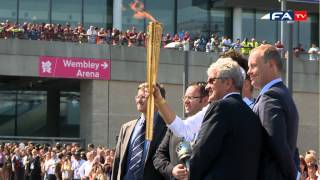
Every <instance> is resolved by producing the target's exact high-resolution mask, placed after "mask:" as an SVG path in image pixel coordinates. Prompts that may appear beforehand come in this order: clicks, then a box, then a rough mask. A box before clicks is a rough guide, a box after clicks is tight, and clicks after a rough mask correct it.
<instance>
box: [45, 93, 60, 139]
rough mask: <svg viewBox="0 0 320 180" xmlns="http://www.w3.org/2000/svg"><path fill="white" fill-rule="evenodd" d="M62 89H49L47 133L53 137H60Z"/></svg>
mask: <svg viewBox="0 0 320 180" xmlns="http://www.w3.org/2000/svg"><path fill="white" fill-rule="evenodd" d="M59 116H60V91H59V90H57V89H52V90H48V91H47V133H48V136H51V137H59V135H60V133H59V130H60V128H59V123H60V120H59Z"/></svg>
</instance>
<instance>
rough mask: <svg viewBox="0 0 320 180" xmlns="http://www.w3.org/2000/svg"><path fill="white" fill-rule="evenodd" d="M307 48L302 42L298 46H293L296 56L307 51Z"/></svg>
mask: <svg viewBox="0 0 320 180" xmlns="http://www.w3.org/2000/svg"><path fill="white" fill-rule="evenodd" d="M305 52H306V50H304V49H303V47H302V44H301V43H299V44H298V46H296V47H294V48H293V53H294V55H295V56H296V57H299V56H300V54H301V53H305Z"/></svg>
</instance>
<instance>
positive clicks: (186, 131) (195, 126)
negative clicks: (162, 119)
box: [167, 92, 240, 142]
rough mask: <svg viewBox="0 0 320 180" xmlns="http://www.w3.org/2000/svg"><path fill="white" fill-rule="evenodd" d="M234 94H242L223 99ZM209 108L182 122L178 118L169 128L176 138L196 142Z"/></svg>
mask: <svg viewBox="0 0 320 180" xmlns="http://www.w3.org/2000/svg"><path fill="white" fill-rule="evenodd" d="M232 94H239V95H240V93H238V92H232V93H229V94H226V95H225V96H224V97H223V98H222V99H224V98H226V97H228V96H230V95H232ZM209 106H210V104H208V105H207V106H205V107H204V108H202V110H201V111H199V112H197V113H196V114H195V115H193V116H189V117H188V118H186V119H185V120H182V119H181V118H180V117H178V116H176V118H175V119H174V120H173V122H172V123H171V124H169V125H167V126H168V128H169V129H170V130H171V131H172V132H173V134H174V135H175V136H177V137H181V138H184V140H185V141H189V142H191V141H193V140H195V139H196V137H197V135H198V132H199V131H200V128H201V125H202V121H203V118H204V115H205V114H206V112H207V109H208V107H209Z"/></svg>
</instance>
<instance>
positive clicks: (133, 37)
mask: <svg viewBox="0 0 320 180" xmlns="http://www.w3.org/2000/svg"><path fill="white" fill-rule="evenodd" d="M137 37H138V33H137V32H136V27H134V26H132V27H131V31H129V33H128V46H129V47H130V46H134V45H135V44H136V41H137Z"/></svg>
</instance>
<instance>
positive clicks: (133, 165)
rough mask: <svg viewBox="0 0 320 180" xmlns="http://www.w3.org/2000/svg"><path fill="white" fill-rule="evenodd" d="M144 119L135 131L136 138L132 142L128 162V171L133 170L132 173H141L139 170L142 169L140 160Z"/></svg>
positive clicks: (143, 135) (143, 138) (143, 140)
mask: <svg viewBox="0 0 320 180" xmlns="http://www.w3.org/2000/svg"><path fill="white" fill-rule="evenodd" d="M145 129H146V126H145V121H144V123H143V124H142V127H141V128H140V131H139V132H138V133H137V136H136V138H135V139H134V141H133V143H132V156H131V159H130V162H129V171H131V172H133V174H137V173H138V174H141V173H140V172H139V170H142V169H143V168H142V167H141V165H142V164H141V162H142V159H143V149H144V142H145Z"/></svg>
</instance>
